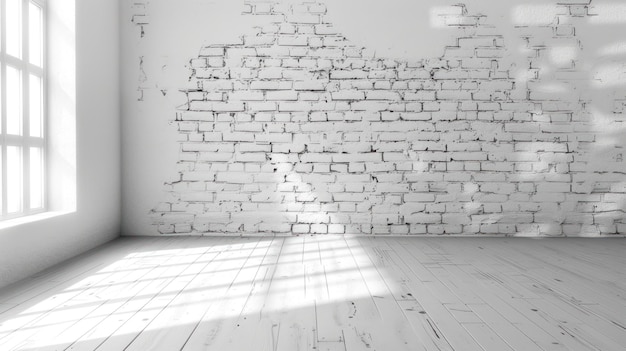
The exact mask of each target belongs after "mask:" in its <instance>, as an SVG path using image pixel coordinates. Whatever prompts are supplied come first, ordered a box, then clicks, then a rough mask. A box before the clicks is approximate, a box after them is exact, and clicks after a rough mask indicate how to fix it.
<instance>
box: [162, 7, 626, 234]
mask: <svg viewBox="0 0 626 351" xmlns="http://www.w3.org/2000/svg"><path fill="white" fill-rule="evenodd" d="M555 6H556V5H555ZM558 6H561V7H562V9H563V11H561V12H560V13H563V15H559V18H558V19H556V20H555V21H554V24H552V25H549V26H543V27H541V26H539V27H521V28H519V29H518V31H519V35H520V36H522V37H524V38H525V40H526V42H527V43H528V47H527V49H528V50H526V51H525V53H524V55H527V57H524V59H525V60H526V61H527V62H528V66H527V67H529V69H528V70H529V72H528V76H530V77H532V79H531V80H530V81H528V82H527V83H526V86H523V84H522V85H520V84H519V82H517V81H516V80H515V77H512V74H511V72H510V71H509V69H510V68H507V65H506V64H505V63H504V60H503V58H504V57H506V56H507V55H511V54H512V53H511V51H509V50H508V49H507V48H506V46H505V42H504V40H503V37H502V36H500V35H498V34H494V33H497V29H496V28H494V27H493V26H490V25H489V19H488V18H485V17H484V16H479V15H474V14H472V13H470V12H469V11H468V10H467V9H465V7H464V6H463V5H456V6H453V7H451V8H450V11H448V12H446V13H445V14H443V15H442V16H443V18H444V19H445V23H447V24H448V25H450V26H455V27H458V28H460V32H461V33H462V35H461V36H460V37H459V38H458V39H457V40H456V41H454V42H453V43H452V45H450V46H447V47H445V50H444V51H443V52H444V55H443V56H442V57H439V58H436V59H425V60H421V61H417V62H407V61H402V60H393V59H388V58H387V59H385V58H376V57H374V56H373V55H372V54H371V52H370V51H369V50H367V49H365V48H360V47H356V46H353V45H352V44H350V42H349V40H348V39H346V38H344V37H343V36H342V35H341V34H338V33H337V31H336V29H335V28H333V26H332V24H331V23H328V22H327V21H326V19H325V16H324V14H325V13H326V7H325V6H324V4H322V3H312V2H306V3H303V4H301V5H293V6H287V5H285V4H274V3H270V2H267V3H258V2H250V3H248V4H247V5H246V10H245V13H247V14H248V15H253V16H266V17H267V19H268V21H269V22H270V23H268V25H267V26H264V27H261V28H258V29H257V30H256V31H255V32H253V33H250V34H247V35H245V36H244V37H243V39H242V43H241V44H236V45H225V46H218V45H213V46H207V47H203V48H202V49H201V50H200V54H199V56H198V58H191V61H190V67H191V70H192V77H193V79H195V80H196V81H197V84H198V87H199V88H200V89H201V90H200V91H198V90H193V91H188V92H187V96H188V101H189V102H188V104H187V105H186V107H185V108H184V109H183V110H181V111H180V112H179V113H178V114H177V117H176V122H175V124H176V125H177V130H178V133H179V134H180V141H181V142H180V155H181V157H180V164H181V165H183V167H180V177H179V179H177V180H175V181H173V182H171V183H168V186H167V190H168V192H169V193H170V194H169V195H168V198H169V199H170V200H169V201H165V202H163V203H161V204H158V205H156V206H155V208H154V210H153V216H152V218H153V220H154V224H155V225H157V227H158V230H159V232H160V233H163V234H171V233H177V234H178V233H187V234H188V233H194V234H203V233H237V234H240V233H248V234H254V233H259V232H261V233H281V234H282V233H284V234H289V233H293V234H306V233H312V234H326V233H340V234H343V233H362V234H403V235H404V234H469V235H475V234H498V235H515V234H518V235H609V234H617V233H621V234H624V231H625V226H626V216H625V214H624V207H625V206H626V202H625V200H626V188H625V187H624V180H625V178H626V167H625V166H624V161H623V150H622V149H620V148H618V147H616V146H615V145H604V147H605V148H606V149H605V150H603V152H602V155H601V158H600V159H594V158H595V157H596V155H595V154H592V153H591V152H590V150H591V149H593V147H594V142H595V141H596V140H597V139H598V135H599V133H603V131H602V130H598V129H596V128H595V127H594V123H593V122H594V118H596V117H595V116H594V115H593V114H592V113H591V111H588V110H587V101H586V100H585V99H584V96H581V95H580V89H578V88H579V84H581V83H580V80H577V79H575V78H574V79H568V78H567V77H568V75H567V74H565V73H567V72H569V71H571V70H572V67H575V64H576V62H572V63H571V64H568V65H565V66H563V67H555V68H553V69H554V72H551V75H550V76H547V74H544V73H543V72H542V71H541V70H540V69H539V67H542V65H543V64H545V60H547V58H546V56H548V55H547V50H549V47H550V45H570V46H572V47H574V49H575V50H582V47H581V45H580V42H579V41H578V39H577V38H576V37H575V30H574V27H573V26H572V25H571V24H568V23H569V22H574V21H572V20H573V19H575V18H579V17H584V16H586V15H587V11H588V7H587V6H584V5H580V1H575V2H574V3H572V4H571V5H568V3H567V1H565V3H561V4H560V5H558ZM561 23H562V24H561ZM546 38H547V39H546ZM515 54H516V55H519V53H515ZM501 61H502V62H501ZM572 65H573V66H572ZM559 72H562V73H564V74H563V75H562V77H565V78H559V77H560V76H559V75H558V74H555V73H559ZM574 77H575V75H574ZM557 83H558V84H559V85H560V86H563V87H565V88H566V89H565V91H566V92H567V93H566V94H556V95H555V94H550V93H545V92H542V91H541V87H542V86H543V85H544V84H557ZM519 96H522V98H519ZM624 106H625V104H624V103H623V101H617V102H616V103H615V113H616V114H614V115H613V118H615V121H614V123H615V126H620V127H621V126H623V125H624V118H623V112H624Z"/></svg>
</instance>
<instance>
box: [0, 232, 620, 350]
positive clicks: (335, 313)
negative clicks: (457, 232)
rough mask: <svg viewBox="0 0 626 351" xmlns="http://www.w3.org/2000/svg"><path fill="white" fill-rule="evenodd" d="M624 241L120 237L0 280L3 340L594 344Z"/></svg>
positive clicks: (611, 317) (616, 285) (138, 346)
mask: <svg viewBox="0 0 626 351" xmlns="http://www.w3.org/2000/svg"><path fill="white" fill-rule="evenodd" d="M625 249H626V241H624V240H623V239H619V240H615V239H606V240H592V239H573V238H568V239H541V240H538V239H524V238H519V239H517V238H434V237H426V238H417V237H367V236H335V235H321V236H311V235H307V236H293V237H260V236H257V237H250V238H242V237H158V238H123V239H120V240H117V241H116V242H114V243H111V244H109V245H105V246H103V247H101V248H99V249H97V250H93V251H91V252H89V253H87V254H85V255H81V256H79V257H77V258H74V259H72V260H70V261H67V262H65V263H63V264H61V265H59V266H56V267H53V268H51V269H48V270H46V271H44V272H42V273H40V274H37V275H35V276H33V277H30V278H28V279H26V280H24V281H22V282H19V283H17V284H14V285H12V286H9V287H6V288H4V289H1V290H0V349H1V350H3V351H4V350H7V351H10V350H22V351H31V350H32V351H34V350H38V351H52V350H80V351H82V350H86V351H91V350H128V351H140V350H167V351H170V350H192V351H195V350H216V351H228V350H233V351H239V350H255V351H256V350H259V351H265V350H267V351H293V350H310V351H313V350H315V351H319V350H326V351H359V350H379V351H387V350H400V351H402V350H407V351H408V350H410V351H414V350H427V351H430V350H446V351H450V350H457V351H465V350H478V351H480V350H486V351H490V350H496V351H500V350H502V351H505V350H508V351H510V350H519V351H541V350H543V351H560V350H601V351H613V350H615V351H618V350H619V351H621V350H623V345H626V307H625V306H626V292H625V291H624V288H625V287H626V279H625V278H626V271H625V270H624V267H625V266H626V255H624V252H626V250H625Z"/></svg>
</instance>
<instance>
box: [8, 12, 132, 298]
mask: <svg viewBox="0 0 626 351" xmlns="http://www.w3.org/2000/svg"><path fill="white" fill-rule="evenodd" d="M73 3H74V1H68V0H49V6H50V16H51V19H50V20H51V24H52V25H53V26H54V28H53V35H54V36H55V37H54V39H53V40H54V41H55V43H56V44H58V45H59V46H57V48H59V47H60V48H61V50H57V51H55V54H52V55H51V60H52V61H54V62H52V66H51V67H50V70H51V76H50V84H51V89H53V91H52V92H51V95H52V97H53V99H55V101H52V102H51V103H50V109H51V113H52V114H53V116H51V118H52V119H53V123H55V122H58V123H61V124H62V125H63V127H62V128H52V135H51V136H50V138H51V146H52V150H51V159H52V161H53V162H54V163H55V165H54V167H53V172H54V174H53V177H54V179H53V180H52V187H51V188H52V196H53V197H54V199H52V200H51V206H52V208H53V210H55V212H54V213H52V214H51V215H45V216H41V217H42V218H40V220H37V221H23V220H22V221H21V224H19V223H20V221H18V222H13V224H14V225H12V226H7V225H8V224H7V223H3V227H0V228H1V229H0V287H2V286H5V285H7V284H10V283H12V282H15V281H17V280H20V279H22V278H24V277H27V276H29V275H32V274H34V273H36V272H38V271H41V270H43V269H45V268H47V267H50V266H52V265H54V264H57V263H60V262H62V261H64V260H66V259H69V258H71V257H73V256H76V255H78V254H80V253H83V252H85V251H87V250H89V249H92V248H94V247H96V246H98V245H100V244H103V243H105V242H107V241H110V240H112V239H114V238H116V237H118V235H119V227H120V220H121V212H120V206H119V204H120V184H121V180H120V179H121V178H120V103H119V26H118V25H119V3H118V2H117V1H110V0H79V1H76V4H75V14H76V16H75V27H74V23H72V22H73V20H74V16H72V15H73V11H74V9H73V6H72V4H73ZM73 49H75V51H76V55H75V62H76V65H75V66H76V68H75V72H73V71H72V70H71V66H72V63H73V60H74V58H73V57H72V56H73V55H72V54H71V52H72V50H73ZM59 55H61V56H59ZM74 74H75V77H74V76H73V75H74ZM74 116H75V118H74ZM57 127H58V124H57ZM73 128H75V129H73ZM74 130H75V133H74V134H75V135H72V134H73V132H74ZM74 139H75V140H74ZM74 143H75V148H74V147H72V146H73V145H72V144H74ZM73 149H75V154H74V151H73ZM73 177H75V180H76V181H75V182H74V181H73V179H72V178H73ZM59 178H64V179H65V180H64V181H63V182H61V181H59ZM72 183H75V186H74V185H73V184H72ZM74 187H75V189H73V188H74ZM74 191H75V192H76V194H75V196H74V194H73V192H74ZM16 223H17V224H16ZM9 224H11V223H9Z"/></svg>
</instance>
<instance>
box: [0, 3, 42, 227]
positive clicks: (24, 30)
mask: <svg viewBox="0 0 626 351" xmlns="http://www.w3.org/2000/svg"><path fill="white" fill-rule="evenodd" d="M6 1H7V0H0V84H1V85H0V117H1V118H0V122H1V125H0V160H1V162H2V164H1V166H2V167H1V173H0V194H1V196H0V197H1V200H2V201H1V202H0V220H7V219H13V218H17V217H24V216H28V215H33V214H37V213H41V212H45V211H46V210H47V208H48V206H47V201H48V196H47V189H48V186H47V185H48V184H47V178H48V177H47V173H48V172H47V95H48V94H47V79H46V78H47V77H46V75H47V72H46V65H47V62H46V58H47V47H46V42H47V23H46V22H47V21H46V19H47V15H46V13H47V11H46V0H20V1H21V5H22V12H21V20H22V22H21V33H20V34H21V58H17V57H14V56H11V55H9V54H8V53H7V52H6V42H7V36H8V34H9V33H7V31H6V22H7V21H6V18H5V13H6V11H5V10H6ZM31 3H33V4H34V5H36V6H38V7H39V8H41V14H42V23H41V27H42V28H41V31H42V33H41V40H42V48H41V50H42V52H41V54H42V57H41V67H39V66H36V65H34V64H31V63H30V59H29V57H30V56H29V48H30V46H29V6H30V4H31ZM7 66H11V67H13V68H17V69H19V70H20V72H21V76H20V78H21V85H22V86H21V88H22V89H21V97H22V99H21V108H22V120H21V130H22V132H21V135H9V134H7V120H8V116H7V115H8V113H7V90H6V88H7V81H6V79H7V78H6V77H7V75H6V72H7ZM31 75H34V76H37V77H39V78H40V79H41V86H42V91H41V95H40V96H41V113H42V115H41V117H42V118H41V124H42V126H41V127H42V131H41V136H40V137H36V136H31V135H30V124H29V123H30V121H29V116H30V111H29V107H30V102H29V94H30V93H29V92H30V83H29V82H30V76H31ZM10 146H17V147H20V148H21V151H22V152H21V164H22V166H21V167H22V169H21V173H22V174H21V175H22V176H21V209H20V210H19V211H15V212H11V213H8V211H7V210H8V206H7V205H8V196H7V195H8V192H7V190H8V184H7V174H8V171H9V170H8V165H7V163H8V162H7V148H8V147H10ZM32 147H36V148H40V149H41V157H42V164H41V165H40V166H41V170H42V172H43V179H41V182H40V186H41V191H42V194H41V195H42V199H41V206H39V207H36V208H31V204H30V200H31V184H30V182H31V172H30V149H31V148H32Z"/></svg>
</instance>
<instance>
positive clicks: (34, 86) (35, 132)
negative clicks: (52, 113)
mask: <svg viewBox="0 0 626 351" xmlns="http://www.w3.org/2000/svg"><path fill="white" fill-rule="evenodd" d="M41 88H42V87H41V78H40V77H37V76H35V75H32V74H31V75H30V84H29V87H28V89H29V90H30V94H29V95H30V98H29V100H28V102H29V113H30V136H33V137H41V136H42V134H43V133H42V123H41V121H42V120H43V119H42V117H43V116H42V112H43V109H42V98H41V97H42V96H41V95H42V94H41Z"/></svg>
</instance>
